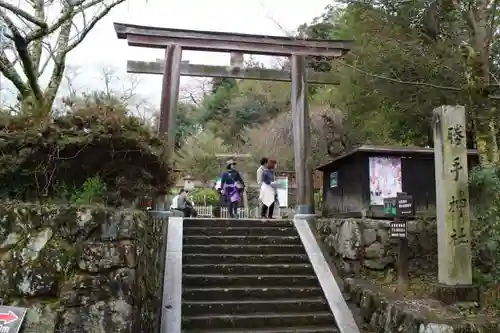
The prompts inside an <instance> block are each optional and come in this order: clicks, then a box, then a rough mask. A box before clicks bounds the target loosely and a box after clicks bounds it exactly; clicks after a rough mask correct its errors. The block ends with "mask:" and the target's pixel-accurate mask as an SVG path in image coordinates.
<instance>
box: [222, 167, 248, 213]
mask: <svg viewBox="0 0 500 333" xmlns="http://www.w3.org/2000/svg"><path fill="white" fill-rule="evenodd" d="M235 167H236V162H235V161H234V160H233V159H229V160H228V161H227V162H226V169H227V170H226V171H224V172H223V173H222V175H221V191H222V194H223V195H224V199H225V201H226V204H227V209H228V212H229V216H230V217H231V218H237V217H238V206H239V203H240V200H241V193H242V192H243V189H244V188H245V183H244V182H243V179H242V178H241V175H240V173H239V172H238V171H237V170H236V169H235Z"/></svg>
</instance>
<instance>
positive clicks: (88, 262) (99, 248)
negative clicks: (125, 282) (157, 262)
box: [78, 241, 137, 273]
mask: <svg viewBox="0 0 500 333" xmlns="http://www.w3.org/2000/svg"><path fill="white" fill-rule="evenodd" d="M136 256H137V253H136V246H135V245H134V244H132V243H129V242H125V241H124V242H120V243H103V242H96V243H86V244H84V246H83V249H82V254H81V256H80V260H79V262H78V267H79V268H80V269H81V270H84V271H89V272H93V273H97V272H99V271H103V270H109V269H112V268H115V269H116V268H135V267H136V265H137V261H136Z"/></svg>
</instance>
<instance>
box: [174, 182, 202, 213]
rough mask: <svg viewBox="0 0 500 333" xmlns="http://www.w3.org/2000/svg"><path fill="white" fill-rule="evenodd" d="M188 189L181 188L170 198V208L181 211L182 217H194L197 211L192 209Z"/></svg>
mask: <svg viewBox="0 0 500 333" xmlns="http://www.w3.org/2000/svg"><path fill="white" fill-rule="evenodd" d="M187 194H188V191H187V190H184V189H181V190H180V191H179V194H178V195H176V196H175V197H174V198H173V199H172V205H171V206H170V209H172V210H177V211H181V212H182V213H183V215H184V217H196V216H197V215H198V213H197V212H196V210H195V209H194V205H193V202H192V201H191V200H189V198H188V196H187Z"/></svg>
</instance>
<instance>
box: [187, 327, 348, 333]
mask: <svg viewBox="0 0 500 333" xmlns="http://www.w3.org/2000/svg"><path fill="white" fill-rule="evenodd" d="M185 332H186V333H195V332H198V333H199V332H200V331H199V330H186V331H185ZM201 332H203V333H339V332H340V331H339V330H338V329H337V328H335V327H331V326H326V327H318V326H309V327H306V326H304V327H293V328H286V327H285V328H259V329H252V330H245V329H218V330H202V331H201Z"/></svg>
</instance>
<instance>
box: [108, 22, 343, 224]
mask: <svg viewBox="0 0 500 333" xmlns="http://www.w3.org/2000/svg"><path fill="white" fill-rule="evenodd" d="M114 27H115V31H116V34H117V36H118V38H119V39H126V40H127V42H128V45H130V46H138V47H146V48H161V49H165V59H164V61H163V63H161V62H149V63H148V62H137V61H129V62H128V63H127V68H128V71H129V72H133V73H145V74H163V86H162V95H161V105H160V126H159V131H160V133H167V140H168V144H169V147H170V149H172V150H173V149H174V143H175V120H176V113H177V103H178V98H179V83H180V76H181V75H186V76H204V77H232V78H238V79H255V80H268V81H291V82H292V117H293V137H294V156H295V172H296V182H297V185H298V186H297V207H296V213H297V214H304V215H311V214H314V201H313V200H314V198H313V184H312V161H311V158H310V154H309V151H310V149H311V148H310V145H311V142H310V141H311V140H310V133H309V132H310V126H309V124H310V119H309V109H308V101H307V82H308V81H309V82H311V83H320V84H335V83H336V82H335V80H333V79H332V77H331V74H330V73H317V72H310V71H306V66H305V65H306V56H323V57H341V56H343V55H345V54H346V53H347V52H349V50H350V48H351V44H352V42H351V41H338V40H318V39H297V38H293V37H278V36H263V35H249V34H237V33H227V32H213V31H198V30H180V29H170V28H160V27H148V26H139V25H131V24H123V23H114ZM183 50H189V51H209V52H228V53H231V66H230V67H224V66H204V65H191V64H189V63H182V51H183ZM244 54H256V55H271V56H286V57H289V58H290V59H291V71H280V70H274V69H262V68H243V55H244ZM170 156H171V155H170Z"/></svg>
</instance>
